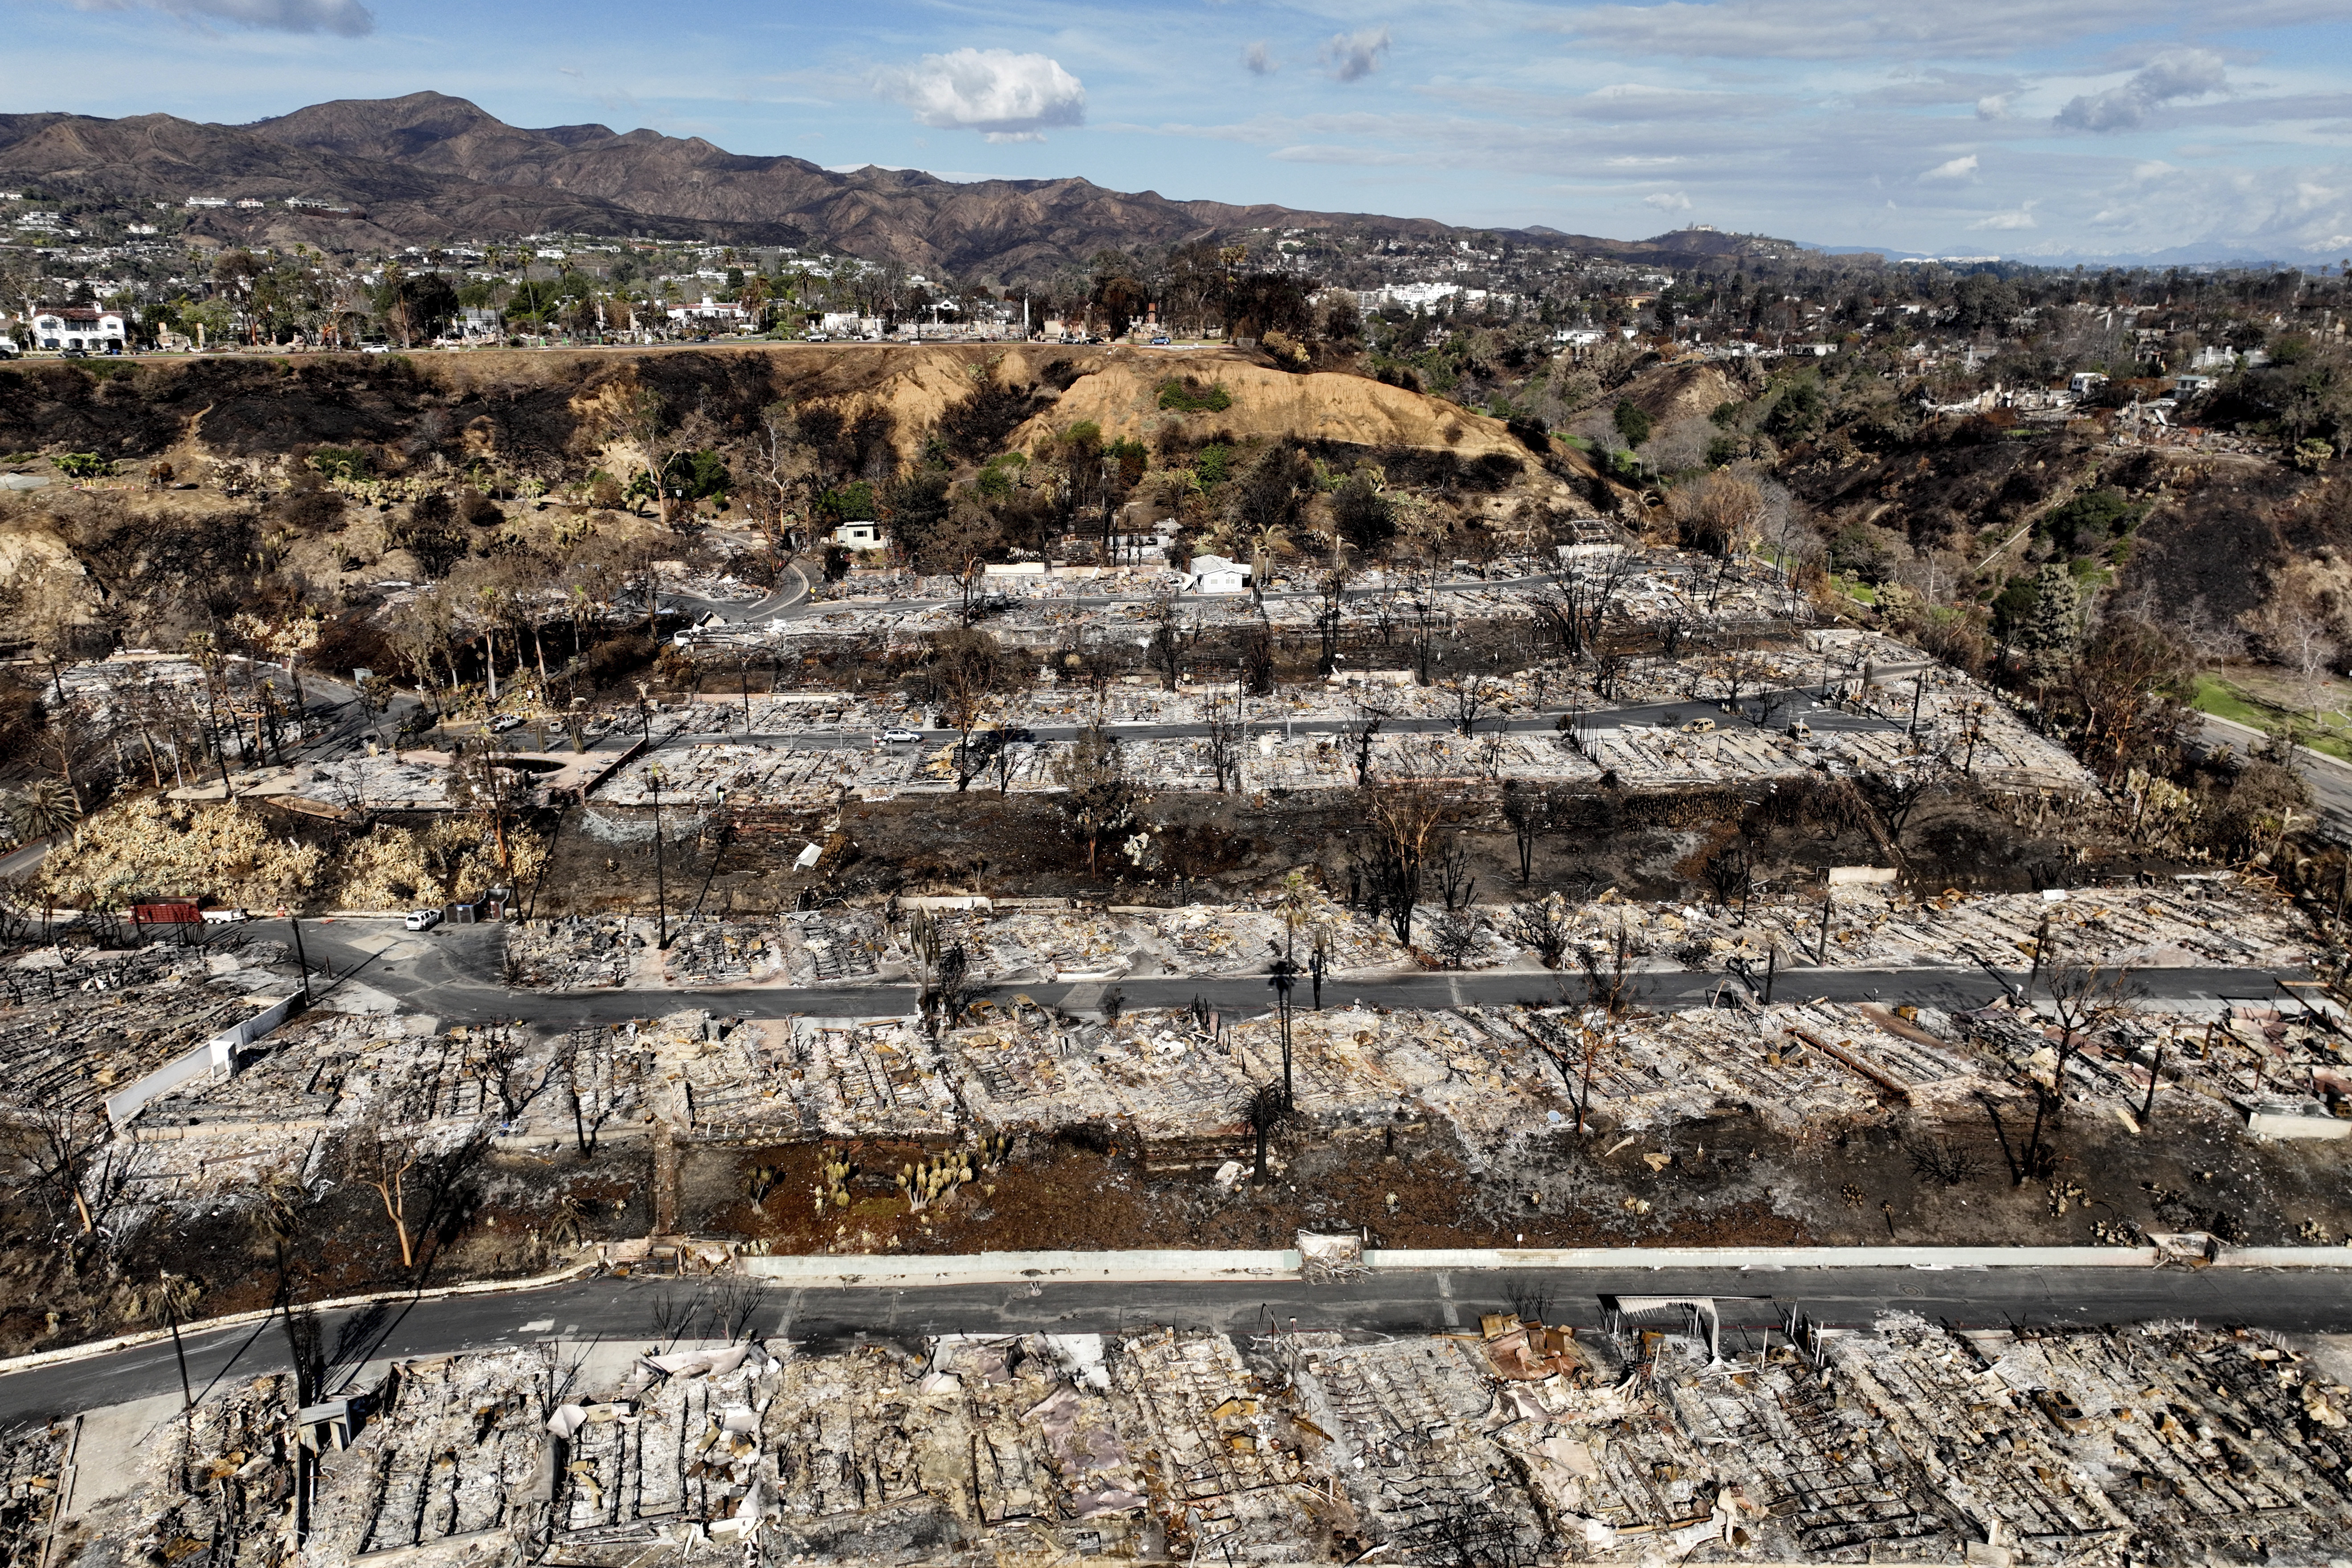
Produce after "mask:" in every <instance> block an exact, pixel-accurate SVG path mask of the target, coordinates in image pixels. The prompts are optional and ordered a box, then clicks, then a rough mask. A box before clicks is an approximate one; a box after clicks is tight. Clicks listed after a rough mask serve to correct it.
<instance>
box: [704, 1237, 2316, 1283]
mask: <svg viewBox="0 0 2352 1568" xmlns="http://www.w3.org/2000/svg"><path fill="white" fill-rule="evenodd" d="M2168 1260H2173V1261H2178V1260H2179V1254H2178V1253H2171V1252H2167V1251H2166V1250H2165V1249H2164V1248H2161V1247H2153V1246H2150V1247H1445V1248H1426V1249H1399V1248H1389V1249H1380V1248H1374V1249H1370V1250H1368V1251H1366V1252H1365V1253H1364V1254H1363V1255H1362V1263H1361V1264H1360V1268H1361V1269H1362V1270H1363V1271H1365V1272H1368V1273H1389V1274H1410V1273H1427V1272H1433V1271H1435V1270H1439V1269H1444V1270H1450V1271H1459V1272H1463V1273H1484V1272H1493V1271H1496V1270H1501V1269H1514V1268H1529V1269H1537V1268H1540V1269H1580V1270H1588V1271H1595V1272H1598V1271H1615V1272H1619V1273H1634V1272H1654V1271H1657V1270H1661V1269H1676V1270H1681V1269H1701V1268H1706V1269H1718V1270H1726V1271H1731V1272H1742V1271H1757V1272H1763V1273H1780V1272H1784V1271H1789V1270H1797V1269H1808V1268H1903V1269H1917V1270H1926V1271H1938V1272H1940V1271H1946V1270H1949V1271H1955V1272H1968V1271H1978V1270H1986V1269H1993V1268H2138V1269H2154V1268H2158V1267H2159V1266H2160V1265H2162V1264H2163V1263H2165V1262H2167V1261H2168ZM736 1267H737V1268H740V1269H741V1270H742V1271H743V1272H744V1273H745V1274H747V1275H749V1276H751V1278H753V1279H768V1280H772V1281H775V1282H778V1283H780V1284H786V1285H792V1286H798V1287H815V1288H827V1287H830V1288H834V1289H851V1288H858V1287H863V1288H867V1289H872V1288H877V1287H886V1286H896V1287H901V1288H908V1289H919V1288H921V1287H924V1286H932V1285H1024V1284H1025V1285H1039V1284H1076V1283H1092V1284H1110V1283H1127V1284H1150V1283H1173V1282H1181V1281H1199V1280H1240V1279H1284V1278H1292V1277H1296V1276H1297V1275H1298V1274H1299V1273H1300V1270H1301V1268H1302V1260H1301V1258H1300V1256H1299V1254H1298V1252H1297V1250H1296V1249H1295V1248H1294V1249H1287V1250H1282V1251H1235V1252H1181V1251H1172V1250H1171V1251H1164V1252H1158V1251H1154V1252H1144V1251H1137V1252H985V1253H972V1254H965V1255H962V1256H955V1257H948V1256H941V1257H924V1256H920V1255H915V1256H899V1257H890V1256H887V1255H873V1254H860V1255H856V1256H826V1255H822V1254H820V1255H807V1256H793V1257H778V1256H774V1255H770V1256H766V1257H756V1256H746V1257H739V1258H737V1259H736ZM2210 1267H2213V1268H2352V1247H2240V1248H2225V1249H2224V1250H2223V1251H2222V1252H2221V1256H2220V1257H2219V1258H2215V1259H2213V1260H2212V1262H2211V1264H2210Z"/></svg>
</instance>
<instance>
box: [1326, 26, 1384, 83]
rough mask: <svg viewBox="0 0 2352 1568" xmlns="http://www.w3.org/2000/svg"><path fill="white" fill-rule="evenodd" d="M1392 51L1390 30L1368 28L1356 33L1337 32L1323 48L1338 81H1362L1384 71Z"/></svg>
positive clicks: (1327, 63) (1333, 76) (1332, 77)
mask: <svg viewBox="0 0 2352 1568" xmlns="http://www.w3.org/2000/svg"><path fill="white" fill-rule="evenodd" d="M1388 52H1389V30H1388V29H1387V28H1386V27H1366V28H1364V29H1363V30H1362V31H1360V32H1356V33H1334V34H1332V35H1331V38H1330V41H1329V42H1328V43H1326V44H1325V45H1324V46H1323V61H1324V63H1325V64H1326V65H1328V66H1329V67H1330V68H1331V79H1333V80H1334V81H1360V80H1361V79H1364V78H1365V77H1368V76H1370V75H1371V74H1372V73H1373V72H1374V71H1376V70H1378V69H1380V68H1381V59H1382V58H1384V57H1385V56H1386V55H1387V54H1388Z"/></svg>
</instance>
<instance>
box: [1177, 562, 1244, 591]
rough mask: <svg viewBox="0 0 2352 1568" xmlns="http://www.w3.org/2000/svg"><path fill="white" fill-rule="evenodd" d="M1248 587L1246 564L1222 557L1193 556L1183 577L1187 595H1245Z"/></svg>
mask: <svg viewBox="0 0 2352 1568" xmlns="http://www.w3.org/2000/svg"><path fill="white" fill-rule="evenodd" d="M1249 585H1250V569H1249V566H1248V564H1247V563H1245V562H1240V561H1228V560H1226V559H1225V558H1224V557H1223V556H1222V555H1195V556H1194V557H1192V565H1191V566H1190V567H1189V568H1188V569H1187V570H1186V572H1185V575H1184V592H1185V593H1187V594H1246V593H1248V592H1249Z"/></svg>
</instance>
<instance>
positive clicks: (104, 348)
mask: <svg viewBox="0 0 2352 1568" xmlns="http://www.w3.org/2000/svg"><path fill="white" fill-rule="evenodd" d="M129 337H130V331H129V327H128V324H127V323H126V322H125V321H124V319H123V315H122V312H121V311H120V310H99V309H97V308H96V307H94V306H90V305H43V306H40V307H39V308H38V309H37V310H34V312H33V341H34V342H36V343H37V344H39V345H40V346H41V347H42V348H45V349H84V350H89V351H90V352H92V353H110V354H119V353H121V352H122V349H123V345H124V343H125V342H127V341H128V339H129Z"/></svg>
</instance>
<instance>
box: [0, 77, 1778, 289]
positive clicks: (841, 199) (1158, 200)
mask: <svg viewBox="0 0 2352 1568" xmlns="http://www.w3.org/2000/svg"><path fill="white" fill-rule="evenodd" d="M0 179H5V180H6V181H8V182H10V183H11V184H22V185H25V186H26V187H30V188H31V189H33V190H35V191H37V193H38V194H39V195H42V196H44V197H46V198H47V199H49V200H51V201H53V202H63V201H71V202H73V203H75V204H77V205H79V207H80V208H81V209H82V210H83V211H84V212H89V211H90V210H92V209H95V210H96V211H98V212H99V213H100V214H101V215H102V214H103V213H105V212H107V211H108V210H110V209H111V210H114V211H117V212H119V213H121V214H129V213H131V212H134V211H140V212H143V211H147V210H150V209H151V208H152V205H153V204H158V203H161V204H165V205H168V206H169V207H170V208H171V209H172V210H173V211H175V212H178V213H181V214H183V215H184V216H185V217H186V220H187V226H188V227H189V228H190V229H191V230H192V231H193V232H194V233H196V234H199V235H210V236H211V237H215V238H217V239H220V240H223V241H234V242H243V243H251V244H271V245H279V246H283V245H289V244H293V243H297V242H299V243H305V244H310V245H313V246H318V247H321V248H325V249H330V250H339V251H347V250H361V249H371V248H394V247H401V246H407V245H435V244H444V243H449V242H453V241H459V240H469V239H470V240H506V239H511V238H519V237H523V236H525V235H532V234H550V233H562V234H588V235H604V236H615V237H624V236H631V235H643V236H647V237H656V238H668V239H688V238H697V237H700V238H707V239H710V240H713V241H718V242H722V243H729V244H741V245H790V246H798V247H803V248H816V249H824V250H838V251H845V252H847V253H849V254H851V255H854V256H859V257H863V258H866V259H869V260H876V261H895V262H898V263H900V264H901V265H904V266H906V267H908V268H914V269H917V270H931V271H940V270H944V271H946V272H948V273H950V274H951V275H953V276H955V277H958V278H962V279H976V280H981V281H994V282H1003V281H1008V280H1011V279H1016V278H1032V279H1034V278H1038V277H1042V276H1044V275H1045V274H1048V273H1051V272H1053V271H1055V270H1058V269H1060V268H1064V267H1067V266H1070V265H1073V264H1084V263H1085V262H1086V261H1087V259H1088V258H1091V257H1093V256H1094V255H1095V254H1096V253H1097V252H1098V251H1101V250H1105V249H1118V250H1129V251H1134V250H1153V249H1158V248H1161V247H1169V246H1174V245H1182V244H1188V243H1192V242H1194V241H1202V240H1214V239H1220V238H1223V237H1231V236H1235V235H1239V234H1242V233H1244V232H1246V231H1249V230H1253V229H1266V228H1286V229H1304V230H1308V231H1316V230H1324V231H1333V230H1343V231H1352V232H1356V233H1360V234H1364V235H1367V236H1370V237H1380V238H1408V237H1410V238H1421V239H1443V238H1445V237H1451V236H1453V235H1455V234H1467V233H1471V232H1480V233H1496V232H1499V233H1502V234H1504V235H1505V236H1506V237H1508V238H1510V239H1511V240H1512V241H1513V242H1515V243H1517V244H1521V245H1528V246H1538V247H1545V248H1556V249H1570V250H1574V251H1576V252H1579V253H1580V254H1589V255H1596V256H1605V257H1612V258H1622V259H1624V260H1628V261H1650V262H1654V263H1655V264H1658V265H1663V266H1670V267H1671V266H1688V265H1691V264H1693V263H1696V262H1699V261H1702V260H1706V259H1710V258H1728V257H1736V256H1751V255H1752V256H1757V257H1759V258H1760V257H1763V256H1766V255H1769V256H1772V257H1775V258H1784V259H1785V258H1790V257H1793V256H1796V255H1798V254H1800V253H1801V247H1796V246H1793V245H1791V244H1790V243H1789V242H1787V241H1783V240H1773V239H1766V238H1761V237H1755V236H1743V235H1734V234H1725V233H1718V232H1717V231H1715V230H1711V229H1685V230H1680V231H1677V232H1676V233H1674V234H1670V235H1662V236H1659V237H1656V238H1654V239H1649V240H1634V241H1622V240H1612V239H1601V238H1596V237H1590V236H1582V235H1569V234H1561V233H1559V232H1558V231H1557V230H1552V229H1546V228H1534V229H1525V230H1506V231H1493V230H1480V231H1471V230H1465V229H1457V228H1455V227H1453V226H1448V225H1445V224H1442V223H1437V222H1434V221H1432V220H1429V219H1425V218H1400V217H1389V216H1377V215H1370V214H1360V213H1318V212H1302V211H1299V210H1297V209H1296V208H1292V207H1285V206H1276V205H1251V206H1240V205H1231V204H1228V203H1224V202H1213V201H1176V200H1171V199H1170V198H1168V197H1165V196H1162V195H1159V194H1158V193H1156V192H1152V191H1143V192H1139V193H1132V194H1130V193H1126V192H1120V191H1112V190H1106V189H1105V188H1103V187H1102V186H1100V185H1097V184H1092V183H1091V182H1089V181H1087V180H1083V179H1076V178H1070V179H1060V180H976V181H971V182H968V183H960V182H952V181H948V180H942V179H940V178H938V177H936V176H934V175H931V174H923V173H921V172H919V171H917V170H905V169H883V168H879V167H873V166H869V167H866V168H863V169H856V170H849V171H840V170H835V169H827V168H824V167H822V166H820V165H818V164H815V163H809V162H807V161H806V160H804V159H800V158H793V157H781V156H779V157H751V156H745V155H742V154H739V153H730V152H728V151H726V150H725V149H724V148H721V147H717V146H714V145H712V144H711V143H710V142H706V141H704V140H702V139H701V138H700V137H686V138H679V137H674V136H665V135H662V134H661V133H659V132H654V131H631V132H615V131H614V130H612V129H611V128H610V127H607V126H603V125H558V126H549V127H545V128H542V129H539V130H529V129H525V128H522V127H520V126H513V125H509V124H507V123H506V122H505V121H501V120H499V119H498V118H497V117H496V116H494V115H492V114H490V113H488V111H487V110H483V109H481V108H480V107H479V106H478V105H476V104H473V103H470V102H468V101H467V100H465V99H462V98H452V97H448V96H446V95H445V94H442V93H437V92H417V93H411V94H409V95H407V96H406V97H404V98H393V99H367V100H340V101H337V102H331V103H320V104H313V105H311V106H310V107H309V108H307V109H299V110H295V111H294V112H293V113H291V114H286V115H280V116H278V117H276V118H274V119H269V120H262V121H255V122H254V123H252V124H249V125H215V124H206V123H202V122H198V121H189V120H182V119H179V118H177V117H175V116H172V115H168V114H142V115H133V116H130V117H127V118H124V119H121V120H105V119H100V118H96V117H92V116H88V115H78V114H63V113H37V114H9V115H0ZM190 196H213V197H223V198H226V199H227V200H229V201H231V202H234V201H236V200H237V199H239V198H247V197H249V198H253V199H255V200H257V201H259V202H262V203H264V204H266V205H262V206H259V207H251V208H242V209H240V208H237V207H235V206H226V207H205V208H198V209H193V210H191V209H187V208H185V207H184V205H182V204H183V203H184V200H185V198H187V197H190ZM289 197H294V198H299V199H302V200H306V201H310V202H316V203H321V204H325V206H324V208H320V207H303V208H289V207H288V206H286V205H285V202H286V199H287V198H289ZM332 208H341V209H344V210H341V211H335V210H326V209H332Z"/></svg>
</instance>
